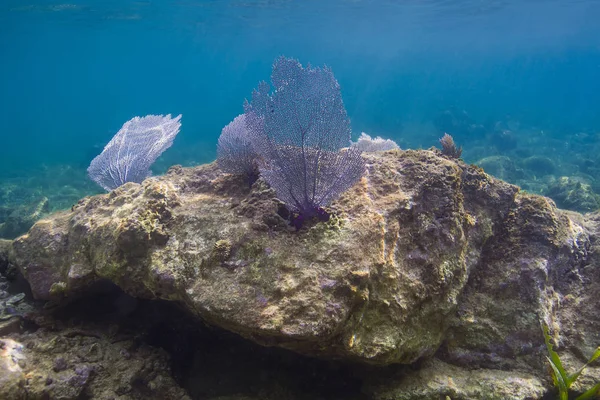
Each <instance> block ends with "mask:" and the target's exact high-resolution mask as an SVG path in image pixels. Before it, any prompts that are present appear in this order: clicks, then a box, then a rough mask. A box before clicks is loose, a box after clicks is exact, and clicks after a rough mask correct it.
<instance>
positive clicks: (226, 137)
mask: <svg viewBox="0 0 600 400" xmlns="http://www.w3.org/2000/svg"><path fill="white" fill-rule="evenodd" d="M217 163H218V165H219V168H221V169H222V170H223V171H225V172H227V173H230V174H234V175H243V176H246V178H247V179H248V183H249V184H250V185H251V184H252V183H254V181H256V179H257V178H258V155H257V154H256V152H255V151H254V148H253V146H252V141H251V138H250V136H249V135H248V129H247V128H246V115H245V114H241V115H238V116H237V117H235V119H234V120H233V121H231V122H230V123H229V124H228V125H227V126H226V127H225V128H223V130H222V131H221V136H219V142H218V143H217Z"/></svg>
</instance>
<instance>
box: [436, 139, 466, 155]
mask: <svg viewBox="0 0 600 400" xmlns="http://www.w3.org/2000/svg"><path fill="white" fill-rule="evenodd" d="M440 143H441V144H442V154H443V155H445V156H447V157H450V158H456V159H458V158H460V156H461V155H462V147H458V146H456V143H454V139H453V138H452V136H450V135H448V134H447V133H444V136H442V138H441V139H440Z"/></svg>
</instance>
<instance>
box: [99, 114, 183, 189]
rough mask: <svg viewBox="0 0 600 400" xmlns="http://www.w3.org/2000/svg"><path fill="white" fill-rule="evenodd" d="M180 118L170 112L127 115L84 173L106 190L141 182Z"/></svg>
mask: <svg viewBox="0 0 600 400" xmlns="http://www.w3.org/2000/svg"><path fill="white" fill-rule="evenodd" d="M180 120H181V115H178V116H177V117H175V118H171V114H168V115H167V116H163V115H147V116H145V117H142V118H140V117H135V118H132V119H130V120H129V121H127V122H125V123H124V124H123V127H122V128H121V129H120V130H119V132H117V134H116V135H115V136H114V137H113V138H112V139H111V141H110V142H108V144H107V145H106V147H104V150H103V151H102V153H100V155H98V156H97V157H96V158H94V159H93V160H92V162H91V164H90V166H89V167H88V170H87V171H88V175H89V176H90V178H91V179H92V180H93V181H94V182H96V183H97V184H98V185H100V186H102V187H103V188H104V189H106V190H109V191H110V190H113V189H116V188H117V187H119V186H121V185H122V184H124V183H126V182H137V183H140V182H142V181H143V180H144V179H146V178H147V177H149V176H150V175H151V174H152V173H151V171H150V167H151V166H152V164H153V163H154V161H156V159H157V158H158V156H160V155H161V154H162V153H163V151H165V150H166V149H168V148H169V147H171V145H172V144H173V140H174V139H175V136H177V134H178V133H179V128H181V122H180Z"/></svg>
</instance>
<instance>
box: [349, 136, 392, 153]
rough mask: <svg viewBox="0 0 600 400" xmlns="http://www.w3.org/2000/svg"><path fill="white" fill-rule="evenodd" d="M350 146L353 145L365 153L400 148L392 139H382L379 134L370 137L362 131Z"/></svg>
mask: <svg viewBox="0 0 600 400" xmlns="http://www.w3.org/2000/svg"><path fill="white" fill-rule="evenodd" d="M352 147H355V148H357V149H359V150H361V151H364V152H367V153H371V152H374V151H386V150H393V149H399V148H400V146H398V145H397V144H396V142H394V141H393V140H390V139H383V138H381V137H379V136H377V137H376V138H372V137H371V136H369V135H367V134H366V133H364V132H362V133H361V134H360V137H359V138H358V140H357V141H356V142H352Z"/></svg>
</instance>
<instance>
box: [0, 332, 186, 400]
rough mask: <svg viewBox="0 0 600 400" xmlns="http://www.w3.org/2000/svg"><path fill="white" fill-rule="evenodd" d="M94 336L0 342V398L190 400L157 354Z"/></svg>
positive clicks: (38, 335)
mask: <svg viewBox="0 0 600 400" xmlns="http://www.w3.org/2000/svg"><path fill="white" fill-rule="evenodd" d="M99 332H102V331H101V330H99V329H95V330H89V331H88V330H85V329H77V328H71V329H64V330H61V331H60V332H55V331H51V330H47V329H40V330H38V331H37V332H35V333H30V334H17V333H12V334H11V335H8V336H5V337H2V338H0V399H6V400H25V399H61V400H76V399H83V398H86V399H117V398H118V399H156V400H159V399H161V400H162V399H174V400H189V399H190V398H189V397H188V396H187V394H186V393H185V391H184V390H183V389H181V388H180V387H179V386H178V385H177V384H176V383H175V381H174V380H173V378H172V377H171V375H170V371H169V369H168V367H167V366H168V358H167V356H166V354H165V353H164V352H163V351H161V350H158V349H155V348H151V347H149V346H140V345H139V344H138V343H136V341H135V340H134V338H132V337H126V336H123V335H115V334H114V333H112V334H111V332H110V331H108V330H107V329H104V332H102V333H103V334H99ZM120 336H123V337H120Z"/></svg>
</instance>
